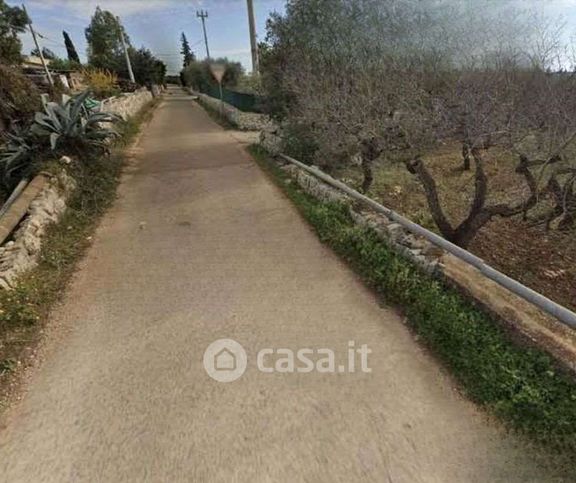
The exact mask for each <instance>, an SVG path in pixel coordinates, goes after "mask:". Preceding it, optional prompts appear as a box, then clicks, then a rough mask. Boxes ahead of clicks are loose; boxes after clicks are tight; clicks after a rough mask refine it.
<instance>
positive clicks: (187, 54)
mask: <svg viewBox="0 0 576 483" xmlns="http://www.w3.org/2000/svg"><path fill="white" fill-rule="evenodd" d="M181 42H182V50H181V51H180V53H181V54H182V55H183V56H184V68H186V67H188V65H190V64H191V63H192V62H194V61H195V60H196V57H195V56H194V53H193V52H192V49H191V48H190V44H189V43H188V39H187V38H186V35H185V34H184V32H182V37H181Z"/></svg>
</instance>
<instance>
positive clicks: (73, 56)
mask: <svg viewBox="0 0 576 483" xmlns="http://www.w3.org/2000/svg"><path fill="white" fill-rule="evenodd" d="M62 35H63V36H64V45H66V52H67V53H68V60H69V61H70V62H77V63H78V64H79V63H80V57H78V52H76V47H74V44H73V43H72V39H71V38H70V36H69V35H68V32H66V31H64V30H63V31H62Z"/></svg>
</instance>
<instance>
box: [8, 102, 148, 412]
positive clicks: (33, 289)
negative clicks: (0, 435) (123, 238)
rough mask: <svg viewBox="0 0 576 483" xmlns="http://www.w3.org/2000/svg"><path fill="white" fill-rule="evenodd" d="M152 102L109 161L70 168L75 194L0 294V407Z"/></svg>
mask: <svg viewBox="0 0 576 483" xmlns="http://www.w3.org/2000/svg"><path fill="white" fill-rule="evenodd" d="M158 103H159V101H158V100H153V101H151V102H150V103H149V104H148V105H146V106H144V108H143V109H142V110H141V112H140V114H138V115H137V116H134V117H133V118H131V119H130V120H128V121H127V122H125V123H122V125H121V126H120V127H119V131H120V137H119V138H118V139H117V141H116V142H115V144H114V147H113V150H112V154H111V155H110V157H103V158H95V159H90V160H86V162H82V163H72V164H71V165H70V168H69V169H68V173H69V174H70V175H72V176H73V177H74V179H75V180H76V183H77V188H76V190H75V191H74V193H73V194H72V196H71V198H70V199H69V200H68V208H67V209H66V212H65V213H64V215H63V216H62V218H61V219H60V220H59V221H58V223H55V224H53V225H51V226H50V227H49V228H48V231H47V233H46V236H45V238H44V240H43V245H42V249H41V252H40V256H39V259H38V265H37V266H36V267H35V268H34V269H33V270H31V271H30V272H29V273H27V274H25V275H23V276H22V278H21V279H20V280H19V283H18V286H17V287H15V289H14V290H11V291H0V407H1V406H2V405H3V404H5V402H6V396H8V395H9V385H10V384H11V383H12V382H13V380H12V379H13V378H12V375H13V374H12V373H13V372H14V370H15V369H16V368H17V366H18V365H19V364H21V363H22V361H23V360H25V359H26V355H27V353H28V351H31V350H33V347H34V346H35V343H36V342H37V341H38V340H39V337H40V334H41V330H42V327H43V326H44V323H45V321H46V320H47V316H48V314H49V312H50V309H51V308H52V307H53V306H54V304H55V303H56V302H57V301H59V300H60V299H61V297H62V295H63V293H64V289H65V288H66V285H67V284H68V282H69V280H70V278H71V276H72V274H73V273H74V271H75V268H76V264H77V262H78V261H79V260H80V259H81V257H82V256H83V254H84V253H85V251H86V249H87V248H88V247H89V246H90V243H91V241H90V240H91V235H92V233H93V232H94V230H95V229H96V226H97V224H98V221H99V219H100V218H101V216H102V215H103V214H104V213H105V211H106V210H107V209H108V208H109V207H110V205H111V204H112V202H113V201H114V199H115V197H116V188H117V186H118V182H119V179H120V174H121V172H122V167H123V166H124V161H125V159H126V154H125V151H126V149H125V148H126V147H127V146H129V145H130V143H132V142H133V141H134V139H135V138H136V135H137V134H138V132H139V130H140V126H141V125H142V124H143V123H145V122H146V121H147V120H149V119H150V118H151V116H152V113H153V110H154V108H155V107H156V106H157V104H158Z"/></svg>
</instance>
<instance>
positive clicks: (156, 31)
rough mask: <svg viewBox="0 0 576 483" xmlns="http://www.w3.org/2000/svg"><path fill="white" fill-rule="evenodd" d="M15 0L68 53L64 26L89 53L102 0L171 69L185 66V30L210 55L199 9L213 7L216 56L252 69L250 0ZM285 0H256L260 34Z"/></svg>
mask: <svg viewBox="0 0 576 483" xmlns="http://www.w3.org/2000/svg"><path fill="white" fill-rule="evenodd" d="M6 3H8V4H10V5H21V4H22V3H24V4H25V5H26V8H27V10H28V14H29V15H30V17H31V18H32V21H33V25H34V28H35V29H36V30H37V31H38V32H39V33H40V34H42V35H43V36H45V37H46V39H40V40H41V42H42V44H43V45H44V46H45V47H47V48H49V49H51V50H52V51H54V52H55V53H56V54H57V55H58V56H60V57H64V58H66V49H65V47H64V40H63V38H62V30H66V31H67V32H68V33H69V34H70V37H71V38H72V41H73V42H74V45H75V46H76V49H77V50H78V53H79V54H80V57H81V58H82V59H84V60H85V57H86V38H85V36H84V29H85V28H86V27H87V26H88V24H89V23H90V17H91V16H92V14H93V13H94V10H95V9H96V6H97V5H99V6H100V7H101V8H102V9H105V10H110V11H111V12H112V13H114V14H115V15H118V16H120V18H121V21H122V24H123V25H124V27H125V28H126V31H127V32H128V35H129V36H130V39H131V42H132V45H134V46H135V47H141V46H145V47H147V48H149V49H150V50H152V52H153V53H154V55H156V56H157V57H159V58H160V59H162V60H163V61H164V62H166V64H167V65H168V69H169V72H178V71H179V70H180V68H181V66H182V56H181V55H180V53H179V52H180V34H181V32H184V33H185V34H186V36H187V37H188V41H189V42H190V44H191V45H192V49H193V50H194V52H195V53H196V55H197V56H198V57H200V58H203V57H205V55H206V50H205V47H204V41H203V34H202V24H201V22H200V19H199V18H197V17H196V10H197V9H200V8H201V9H204V10H208V15H209V17H208V19H207V20H206V29H207V31H208V44H209V47H210V55H211V56H212V57H229V58H231V59H234V60H237V61H240V62H242V64H243V65H244V66H245V68H246V69H247V70H251V68H252V66H251V60H250V38H249V35H248V16H247V13H246V1H245V0H203V1H202V0H24V1H22V0H8V1H7V2H6ZM283 6H284V1H283V0H255V1H254V7H255V16H256V22H257V25H258V30H257V32H258V36H259V38H260V39H263V38H264V35H265V24H266V19H267V18H268V15H269V14H270V12H273V11H275V10H276V11H283ZM22 42H23V44H24V49H23V52H24V53H25V54H28V53H29V52H30V50H31V49H32V48H33V47H34V45H33V42H32V38H31V35H30V34H29V33H26V34H24V35H22Z"/></svg>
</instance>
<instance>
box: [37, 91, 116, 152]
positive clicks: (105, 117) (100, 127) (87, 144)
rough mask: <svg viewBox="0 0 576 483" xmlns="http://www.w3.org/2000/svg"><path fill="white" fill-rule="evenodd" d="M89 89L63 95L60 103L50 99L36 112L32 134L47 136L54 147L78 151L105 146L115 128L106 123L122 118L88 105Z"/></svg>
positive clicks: (114, 132)
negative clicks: (70, 94) (72, 95)
mask: <svg viewBox="0 0 576 483" xmlns="http://www.w3.org/2000/svg"><path fill="white" fill-rule="evenodd" d="M89 95H90V91H84V92H82V93H81V94H78V95H76V96H74V97H68V96H63V100H62V103H61V104H58V103H56V102H47V103H45V104H44V112H37V113H36V115H35V117H34V123H33V124H32V127H31V128H30V132H31V133H32V135H33V136H35V137H36V138H39V139H48V141H49V144H50V148H51V149H52V151H56V150H61V149H71V150H75V151H77V153H78V154H84V153H85V152H86V151H87V150H88V151H94V150H106V149H107V147H108V142H109V140H110V139H111V138H113V137H115V136H117V132H116V131H115V130H114V129H111V128H109V127H106V124H112V123H115V122H117V121H119V120H120V118H119V117H118V116H115V115H114V114H109V113H105V112H93V111H91V110H89V109H88V108H87V107H86V105H85V104H86V101H87V99H88V97H89Z"/></svg>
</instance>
